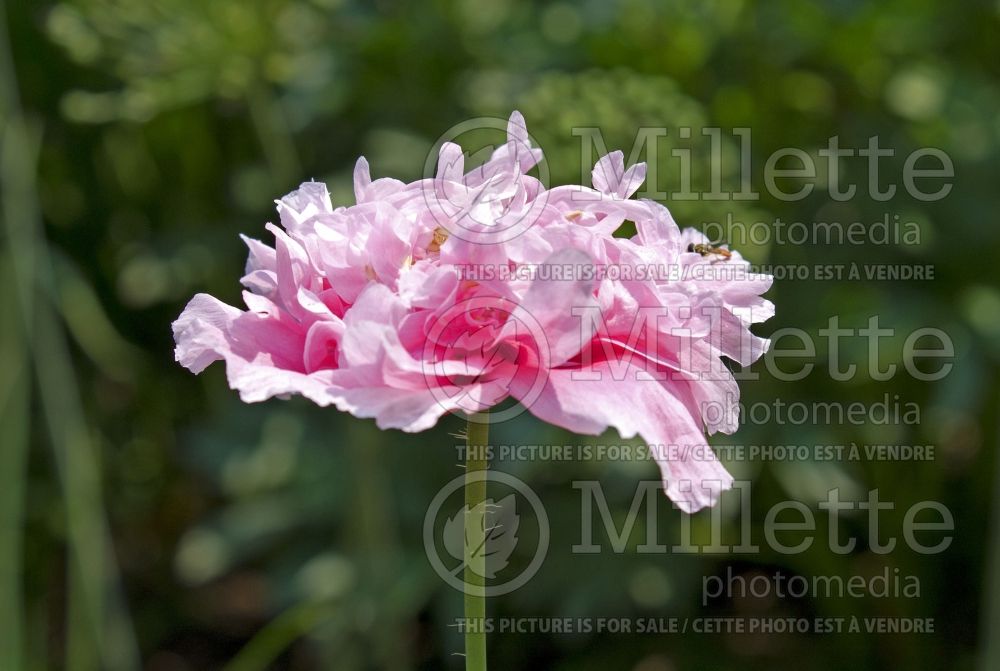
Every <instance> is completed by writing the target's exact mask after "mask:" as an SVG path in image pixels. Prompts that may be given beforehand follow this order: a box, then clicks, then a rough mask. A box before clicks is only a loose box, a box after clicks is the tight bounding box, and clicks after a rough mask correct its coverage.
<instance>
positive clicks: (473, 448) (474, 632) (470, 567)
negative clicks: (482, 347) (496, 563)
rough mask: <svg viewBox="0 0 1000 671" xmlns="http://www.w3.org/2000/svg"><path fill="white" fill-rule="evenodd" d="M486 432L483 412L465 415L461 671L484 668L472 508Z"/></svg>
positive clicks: (481, 492)
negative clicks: (463, 613)
mask: <svg viewBox="0 0 1000 671" xmlns="http://www.w3.org/2000/svg"><path fill="white" fill-rule="evenodd" d="M489 433H490V425H489V424H488V422H487V415H486V412H483V413H480V414H478V415H473V416H470V417H469V424H468V429H467V430H466V447H467V448H468V449H467V450H466V458H465V505H466V506H467V510H468V511H469V514H467V515H466V516H465V553H466V557H465V585H466V589H465V624H466V629H465V671H486V632H485V631H484V621H485V619H486V597H485V596H484V595H483V594H482V593H481V591H480V589H477V588H483V587H485V586H486V580H485V578H484V577H483V576H484V575H485V574H486V571H485V568H486V553H485V552H482V547H483V544H484V543H485V542H486V530H485V529H484V528H483V525H482V524H481V523H480V522H481V520H480V518H479V516H477V515H474V514H472V511H474V510H475V509H476V507H477V506H480V505H481V504H482V503H483V501H485V500H486V478H484V477H482V476H481V475H479V474H480V472H483V471H485V470H486V469H487V467H488V463H487V459H486V446H487V444H488V441H489ZM477 478H478V479H477Z"/></svg>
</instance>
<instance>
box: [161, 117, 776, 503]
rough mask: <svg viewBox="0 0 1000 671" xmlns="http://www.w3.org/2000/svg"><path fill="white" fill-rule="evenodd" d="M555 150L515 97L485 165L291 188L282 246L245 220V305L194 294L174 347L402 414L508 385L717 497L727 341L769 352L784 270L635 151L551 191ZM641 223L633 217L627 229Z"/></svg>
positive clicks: (331, 399) (308, 391) (669, 478)
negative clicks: (349, 190)
mask: <svg viewBox="0 0 1000 671" xmlns="http://www.w3.org/2000/svg"><path fill="white" fill-rule="evenodd" d="M541 158H542V156H541V152H540V150H539V149H537V148H534V147H531V145H530V141H529V138H528V134H527V130H526V129H525V125H524V120H523V118H522V117H521V115H520V114H518V113H517V112H515V113H514V114H513V115H512V116H511V118H510V122H509V125H508V142H507V143H506V144H504V145H502V146H501V147H499V148H498V149H497V150H496V151H494V153H493V155H492V157H491V158H490V160H489V161H487V162H486V163H485V164H484V165H482V166H480V167H478V168H475V169H473V170H471V171H468V172H467V171H466V170H465V166H464V159H463V155H462V151H461V149H460V148H459V147H458V146H457V145H454V144H450V143H446V144H445V145H444V146H443V147H442V148H441V151H440V154H439V161H438V171H437V174H436V175H435V176H434V177H432V178H428V179H424V180H419V181H417V182H413V183H410V184H406V183H403V182H400V181H397V180H393V179H377V180H374V181H373V180H372V179H371V177H370V176H369V170H368V164H367V162H366V161H365V160H364V158H362V159H360V160H359V161H358V163H357V167H356V168H355V174H354V191H355V200H356V203H355V204H353V205H344V206H338V207H334V205H333V203H331V201H330V197H329V194H328V192H327V189H326V187H325V186H324V185H323V184H320V183H317V182H307V183H305V184H303V185H302V186H301V187H300V188H299V189H298V190H297V191H294V192H293V193H291V194H289V195H287V196H285V197H284V198H282V199H281V200H280V201H278V202H277V204H278V212H279V214H280V221H281V226H280V227H278V226H274V225H271V224H268V226H267V229H268V230H269V231H270V232H271V234H272V235H273V236H274V245H273V247H272V246H269V245H267V244H265V243H263V242H259V241H257V240H253V239H249V238H244V240H245V242H246V244H247V246H248V247H249V250H250V254H249V259H248V261H247V266H246V273H245V275H244V277H243V279H242V284H243V286H244V287H245V291H244V292H243V299H244V303H245V304H246V309H239V308H235V307H232V306H229V305H226V304H225V303H222V302H221V301H219V300H217V299H215V298H213V297H212V296H209V295H206V294H199V295H197V296H195V297H194V298H193V299H192V300H191V302H190V303H189V304H188V305H187V307H186V308H185V309H184V311H183V313H182V314H181V315H180V317H179V318H178V319H177V321H176V322H174V324H173V331H174V338H175V341H176V344H177V348H176V358H177V360H178V361H179V362H180V363H181V364H182V365H184V366H185V367H187V368H189V369H190V370H191V371H192V372H195V373H200V372H201V371H202V370H204V369H205V367H206V366H208V365H209V364H210V363H212V362H213V361H217V360H223V361H225V364H226V373H227V376H228V380H229V384H230V386H231V387H232V388H233V389H236V390H237V391H239V393H240V396H241V398H242V399H243V400H244V401H246V402H256V401H263V400H265V399H268V398H271V397H274V396H279V397H286V396H288V395H290V394H301V395H303V396H305V397H307V398H309V399H310V400H311V401H313V402H315V403H318V404H320V405H335V406H336V407H337V408H339V409H340V410H343V411H347V412H350V413H351V414H353V415H355V416H357V417H370V418H374V419H375V421H376V423H377V424H378V426H379V427H381V428H397V429H402V430H404V431H422V430H424V429H427V428H430V427H432V426H434V424H435V423H436V422H437V421H438V419H439V418H440V417H441V416H442V415H444V414H445V413H448V412H459V411H462V412H469V413H471V412H476V411H480V410H485V409H488V408H490V407H492V406H494V405H496V404H498V403H500V402H501V401H503V400H505V399H507V398H509V397H512V398H514V399H516V400H518V401H520V402H521V405H522V406H523V408H526V409H527V410H528V411H530V412H531V413H532V414H534V415H535V416H537V417H539V418H540V419H543V420H545V421H547V422H551V423H552V424H555V425H558V426H561V427H564V428H566V429H569V430H571V431H575V432H578V433H583V434H591V435H596V434H600V433H602V432H604V431H606V430H607V429H608V428H609V427H613V428H615V429H616V430H617V431H618V432H619V433H620V434H621V436H622V437H623V438H631V437H634V436H636V435H639V436H641V437H642V439H643V440H644V441H646V442H647V443H648V444H649V445H650V446H651V448H652V451H653V454H654V455H655V457H656V460H657V463H658V464H659V466H660V469H661V473H662V476H663V482H664V486H665V490H666V492H667V494H668V495H669V496H670V498H671V499H672V500H673V501H675V502H676V504H677V505H678V506H679V507H680V508H681V509H682V510H685V511H688V512H693V511H695V510H698V509H700V508H702V507H704V506H708V505H713V504H714V503H715V502H716V501H717V499H718V496H719V493H720V492H721V491H722V490H724V489H727V488H729V487H730V486H731V483H732V477H731V476H730V475H729V474H728V472H726V470H725V468H724V467H723V466H722V465H721V464H720V463H719V461H718V460H717V459H716V457H715V455H714V453H713V452H712V451H711V448H709V447H708V446H707V443H706V437H705V434H706V432H708V433H714V432H716V431H721V432H724V433H732V432H733V431H735V430H736V428H737V426H738V405H737V404H738V400H739V388H738V386H737V384H736V381H735V380H734V379H733V376H732V375H731V373H730V372H729V370H728V369H727V367H726V366H725V365H724V363H723V358H727V359H730V360H732V361H734V362H736V363H738V364H739V365H741V366H747V365H749V364H750V363H752V362H753V361H755V360H756V359H758V358H759V357H760V356H761V355H762V354H763V353H764V352H765V351H766V350H767V347H768V345H769V342H768V341H767V340H765V339H762V338H759V337H757V336H755V335H753V334H752V333H751V332H750V325H751V324H752V323H755V322H760V321H763V320H765V319H767V318H769V317H770V316H771V315H772V314H773V312H774V308H773V305H772V304H771V303H770V302H769V301H767V300H765V299H764V298H762V297H761V294H763V293H764V292H766V291H767V290H768V288H769V287H770V284H771V278H770V277H769V276H766V275H755V274H752V273H750V272H749V264H747V263H746V262H745V261H744V260H743V259H742V257H741V256H740V255H739V253H738V252H735V251H729V250H724V251H717V252H714V253H712V252H708V251H707V249H706V248H705V247H696V246H697V245H706V244H707V243H708V240H707V239H705V237H704V236H702V235H701V234H700V233H698V232H696V231H694V230H691V229H688V230H684V231H681V230H680V229H679V228H678V226H677V224H676V223H675V222H674V220H673V218H672V217H671V215H670V213H669V211H668V210H667V209H666V208H665V207H663V206H662V205H659V204H658V203H655V202H652V201H648V200H634V199H631V196H632V195H633V194H634V193H635V192H636V191H637V190H638V188H639V187H640V186H641V184H642V182H643V180H644V179H645V165H643V164H639V165H635V166H631V167H629V168H628V169H626V168H625V165H624V161H623V157H622V154H621V152H613V153H611V154H609V155H607V156H605V157H603V158H602V159H601V160H600V161H598V163H597V165H596V166H595V168H594V171H593V188H589V187H583V186H572V185H571V186H559V187H555V188H553V189H547V188H545V186H544V185H543V184H542V183H541V182H540V181H539V180H538V179H536V178H534V177H532V176H530V175H529V174H528V173H529V171H530V170H531V169H532V168H533V166H535V165H536V164H537V163H538V162H539V161H540V160H541ZM626 220H628V221H631V222H634V223H635V225H636V229H637V231H638V232H637V234H636V235H635V236H633V237H632V238H628V239H627V238H618V237H614V236H613V233H614V232H615V231H616V230H617V229H618V228H619V227H621V225H622V224H623V223H624V222H625V221H626ZM720 408H721V409H722V410H723V411H722V412H720V411H719V410H720Z"/></svg>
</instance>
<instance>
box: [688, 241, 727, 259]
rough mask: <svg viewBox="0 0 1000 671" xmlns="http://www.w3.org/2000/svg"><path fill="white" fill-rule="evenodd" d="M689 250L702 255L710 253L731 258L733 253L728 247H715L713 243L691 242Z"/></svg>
mask: <svg viewBox="0 0 1000 671" xmlns="http://www.w3.org/2000/svg"><path fill="white" fill-rule="evenodd" d="M687 250H688V252H689V253H695V252H697V253H698V254H701V255H702V256H709V255H710V254H718V255H719V256H721V257H723V258H726V259H729V258H732V256H733V253H732V252H731V251H729V250H728V249H723V248H722V247H713V246H712V245H706V244H695V243H693V242H692V243H691V244H690V245H688V247H687Z"/></svg>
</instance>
